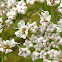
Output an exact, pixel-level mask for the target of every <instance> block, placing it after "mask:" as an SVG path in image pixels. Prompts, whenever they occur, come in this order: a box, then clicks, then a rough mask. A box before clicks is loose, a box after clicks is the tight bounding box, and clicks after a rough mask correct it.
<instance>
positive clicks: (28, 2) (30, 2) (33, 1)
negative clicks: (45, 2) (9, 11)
mask: <svg viewBox="0 0 62 62" xmlns="http://www.w3.org/2000/svg"><path fill="white" fill-rule="evenodd" d="M35 1H36V0H26V3H27V4H30V5H34V3H35Z"/></svg>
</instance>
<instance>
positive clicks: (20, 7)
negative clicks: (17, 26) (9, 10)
mask: <svg viewBox="0 0 62 62" xmlns="http://www.w3.org/2000/svg"><path fill="white" fill-rule="evenodd" d="M17 9H18V13H19V14H25V13H26V11H27V6H26V3H25V2H24V0H21V1H19V2H18V4H17Z"/></svg>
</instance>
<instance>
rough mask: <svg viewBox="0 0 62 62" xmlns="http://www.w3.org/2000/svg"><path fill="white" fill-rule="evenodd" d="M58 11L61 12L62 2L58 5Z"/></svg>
mask: <svg viewBox="0 0 62 62" xmlns="http://www.w3.org/2000/svg"><path fill="white" fill-rule="evenodd" d="M58 11H59V12H61V13H62V3H60V6H59V7H58Z"/></svg>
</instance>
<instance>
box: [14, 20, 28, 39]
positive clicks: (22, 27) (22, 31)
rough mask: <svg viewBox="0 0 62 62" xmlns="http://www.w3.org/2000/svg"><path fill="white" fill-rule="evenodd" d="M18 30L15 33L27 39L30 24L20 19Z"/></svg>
mask: <svg viewBox="0 0 62 62" xmlns="http://www.w3.org/2000/svg"><path fill="white" fill-rule="evenodd" d="M18 27H19V28H18V29H19V30H18V31H17V32H15V35H16V36H17V37H20V38H23V39H26V37H27V35H28V29H29V28H28V26H27V25H25V22H24V21H23V20H20V22H19V23H18Z"/></svg>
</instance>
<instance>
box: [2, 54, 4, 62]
mask: <svg viewBox="0 0 62 62" xmlns="http://www.w3.org/2000/svg"><path fill="white" fill-rule="evenodd" d="M2 62H4V54H2Z"/></svg>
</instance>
